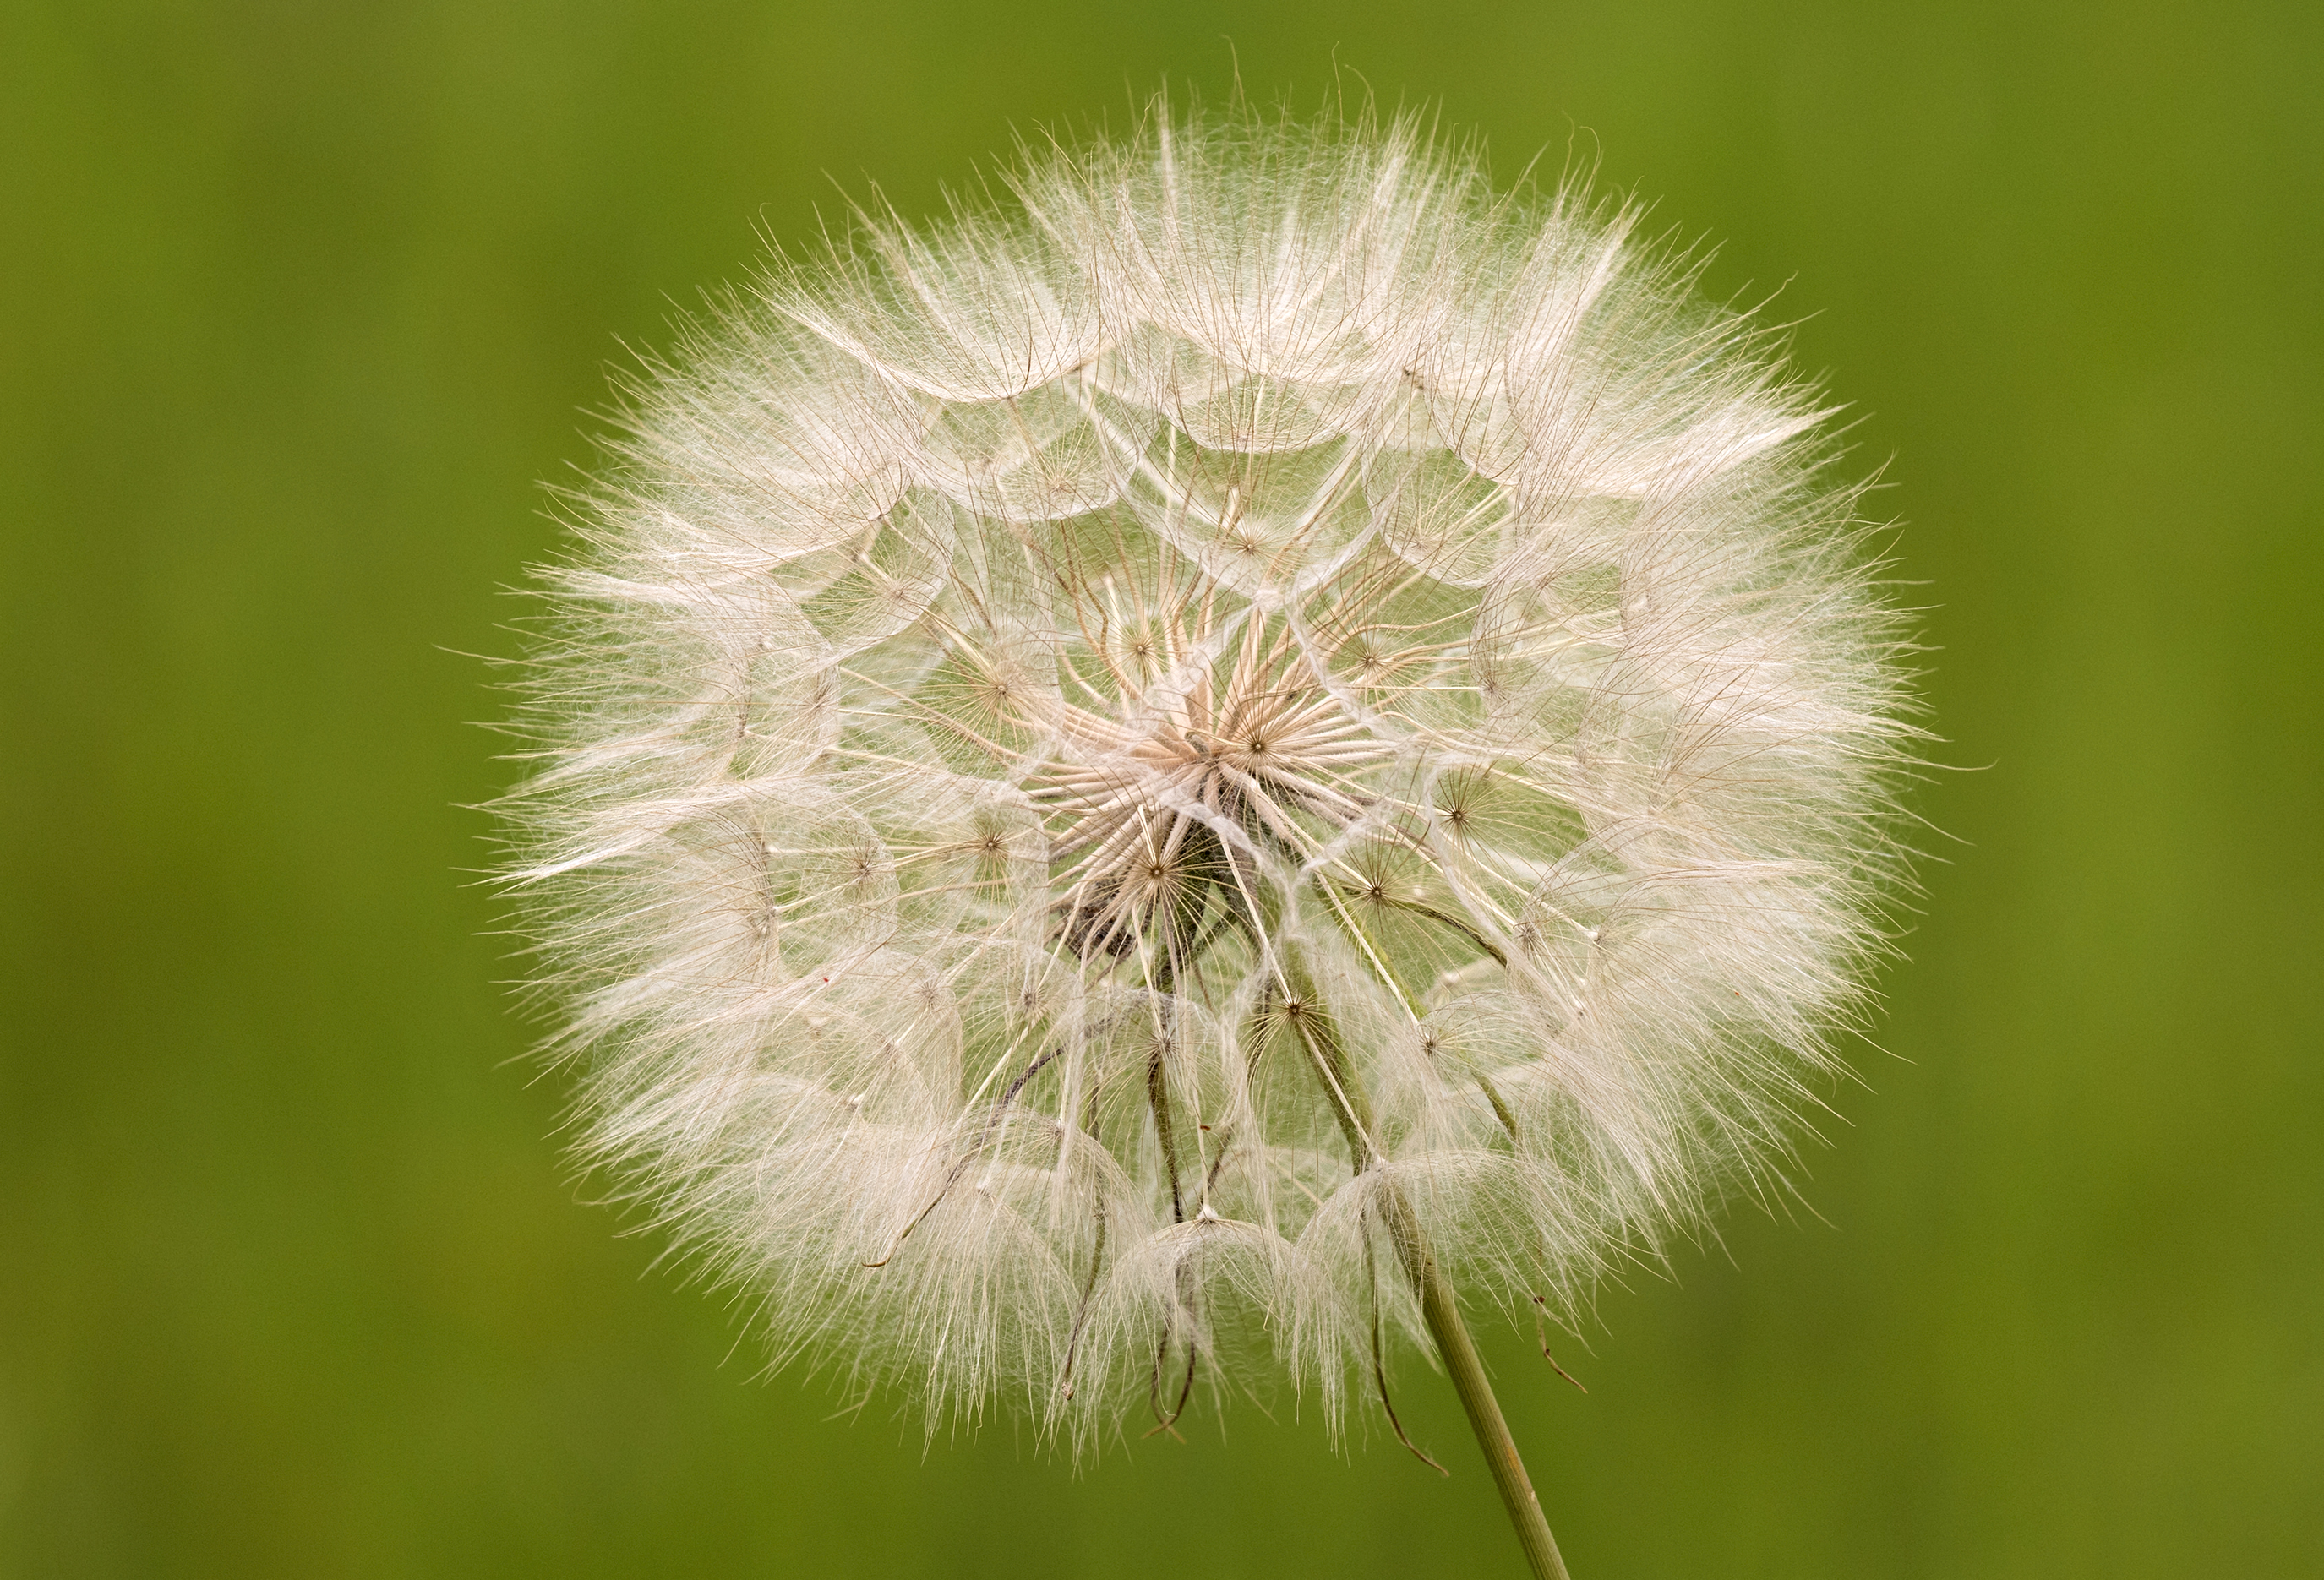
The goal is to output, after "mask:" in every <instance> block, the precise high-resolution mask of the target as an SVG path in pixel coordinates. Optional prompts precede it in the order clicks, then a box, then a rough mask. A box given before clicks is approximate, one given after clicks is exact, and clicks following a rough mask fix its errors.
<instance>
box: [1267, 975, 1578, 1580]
mask: <svg viewBox="0 0 2324 1580" xmlns="http://www.w3.org/2000/svg"><path fill="white" fill-rule="evenodd" d="M1297 976H1298V978H1305V972H1304V971H1303V972H1299V973H1297ZM1296 985H1297V986H1299V987H1305V981H1304V980H1300V981H1298V982H1297V984H1296ZM1292 1026H1293V1028H1294V1030H1295V1031H1296V1034H1297V1035H1298V1038H1299V1041H1300V1043H1301V1044H1302V1045H1303V1046H1304V1047H1305V1049H1306V1051H1307V1055H1308V1057H1309V1058H1310V1059H1312V1060H1314V1062H1315V1067H1316V1070H1317V1073H1318V1074H1319V1075H1321V1076H1323V1078H1324V1086H1325V1089H1326V1090H1327V1091H1329V1092H1333V1093H1336V1094H1338V1098H1339V1100H1338V1101H1337V1102H1335V1103H1334V1104H1333V1107H1337V1108H1338V1109H1339V1110H1340V1124H1341V1125H1342V1128H1343V1129H1345V1131H1346V1132H1347V1135H1348V1150H1349V1153H1350V1155H1351V1157H1352V1158H1353V1159H1354V1162H1355V1167H1356V1171H1357V1172H1358V1173H1361V1172H1363V1171H1366V1170H1368V1169H1370V1168H1372V1167H1374V1166H1375V1165H1376V1162H1377V1160H1376V1159H1375V1158H1374V1157H1373V1155H1372V1151H1371V1146H1370V1144H1369V1137H1368V1133H1369V1130H1370V1128H1371V1116H1370V1114H1369V1111H1368V1110H1369V1107H1370V1105H1369V1103H1368V1102H1366V1101H1365V1099H1364V1097H1363V1094H1362V1089H1361V1088H1360V1087H1359V1086H1357V1084H1356V1082H1355V1072H1354V1071H1353V1070H1350V1069H1349V1068H1348V1065H1347V1061H1346V1060H1345V1058H1344V1057H1342V1053H1341V1051H1340V1045H1339V1037H1338V1034H1337V1033H1335V1032H1334V1030H1333V1027H1332V1025H1331V1024H1330V1022H1329V1021H1328V1020H1326V1019H1325V1018H1324V1017H1323V1016H1322V1015H1319V1014H1313V1013H1303V1014H1301V1015H1297V1016H1296V1017H1293V1019H1292ZM1495 1107H1499V1103H1498V1101H1496V1103H1495ZM1512 1133H1513V1134H1514V1127H1512ZM1382 1196H1383V1198H1384V1205H1383V1210H1382V1216H1383V1217H1385V1218H1386V1219H1387V1221H1388V1237H1389V1238H1390V1239H1391V1240H1392V1241H1394V1242H1395V1245H1396V1251H1397V1259H1398V1260H1400V1261H1401V1262H1402V1263H1404V1271H1405V1272H1406V1275H1407V1276H1408V1277H1410V1279H1411V1280H1412V1287H1413V1289H1414V1291H1416V1292H1417V1293H1418V1295H1419V1296H1420V1314H1421V1316H1422V1318H1424V1319H1425V1320H1426V1322H1427V1324H1428V1332H1429V1337H1432V1338H1434V1339H1435V1341H1436V1350H1437V1353H1438V1354H1439V1355H1443V1357H1444V1370H1445V1373H1446V1374H1447V1375H1449V1376H1450V1377H1451V1378H1452V1391H1453V1392H1455V1393H1457V1394H1459V1395H1460V1396H1461V1408H1462V1410H1465V1411H1467V1412H1468V1416H1469V1430H1470V1431H1471V1432H1472V1433H1474V1434H1475V1435H1476V1438H1477V1447H1479V1448H1480V1449H1482V1450H1483V1451H1484V1456H1485V1464H1486V1465H1487V1466H1488V1467H1489V1469H1490V1470H1491V1471H1492V1473H1493V1487H1494V1490H1495V1491H1497V1492H1499V1493H1500V1494H1501V1506H1502V1507H1503V1508H1505V1509H1507V1510H1508V1513H1509V1523H1510V1524H1511V1525H1513V1526H1515V1527H1517V1546H1518V1547H1520V1548H1523V1549H1524V1550H1525V1556H1526V1566H1528V1567H1529V1568H1531V1569H1532V1571H1533V1574H1534V1580H1568V1576H1567V1575H1566V1573H1565V1560H1564V1559H1563V1558H1562V1557H1559V1556H1558V1552H1557V1539H1556V1538H1554V1537H1553V1536H1551V1535H1550V1533H1549V1518H1548V1516H1546V1515H1545V1514H1544V1513H1543V1512H1542V1511H1541V1500H1540V1499H1539V1498H1538V1497H1536V1496H1535V1495H1534V1490H1533V1482H1532V1480H1531V1479H1530V1478H1529V1477H1528V1476H1526V1467H1525V1461H1524V1460H1523V1459H1520V1458H1519V1457H1518V1456H1517V1439H1516V1438H1512V1437H1511V1436H1509V1423H1508V1421H1507V1420H1505V1419H1502V1416H1501V1406H1500V1401H1499V1400H1497V1399H1495V1398H1494V1397H1493V1385H1492V1383H1491V1381H1490V1380H1489V1378H1487V1377H1486V1375H1485V1363H1484V1361H1483V1360H1482V1359H1481V1358H1480V1356H1479V1355H1478V1354H1477V1346H1476V1343H1475V1341H1474V1340H1472V1339H1471V1338H1470V1337H1469V1325H1468V1324H1467V1323H1465V1322H1463V1321H1462V1319H1461V1304H1460V1302H1459V1300H1456V1299H1454V1298H1453V1294H1452V1284H1451V1283H1450V1282H1449V1281H1446V1279H1445V1277H1444V1270H1443V1268H1441V1267H1439V1266H1438V1265H1437V1263H1436V1258H1435V1257H1434V1256H1433V1255H1431V1254H1429V1251H1428V1245H1427V1243H1426V1241H1425V1240H1424V1239H1423V1238H1422V1236H1421V1233H1420V1226H1419V1224H1418V1223H1417V1222H1416V1221H1415V1219H1414V1217H1413V1212H1412V1208H1411V1206H1410V1204H1408V1203H1407V1202H1406V1200H1405V1199H1404V1192H1403V1190H1401V1189H1400V1188H1398V1187H1397V1185H1396V1184H1395V1183H1393V1182H1392V1181H1391V1182H1390V1183H1389V1184H1388V1187H1387V1189H1386V1190H1384V1191H1383V1192H1382Z"/></svg>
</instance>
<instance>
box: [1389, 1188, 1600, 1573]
mask: <svg viewBox="0 0 2324 1580" xmlns="http://www.w3.org/2000/svg"><path fill="white" fill-rule="evenodd" d="M1391 1199H1395V1198H1391ZM1395 1200H1396V1201H1397V1211H1398V1216H1399V1217H1400V1216H1402V1214H1403V1212H1404V1210H1405V1209H1404V1207H1403V1203H1402V1201H1401V1199H1395ZM1397 1238H1398V1240H1399V1242H1402V1241H1404V1239H1405V1236H1397ZM1398 1248H1399V1249H1400V1250H1404V1251H1405V1267H1406V1271H1407V1272H1410V1273H1411V1274H1412V1281H1413V1283H1414V1285H1415V1286H1416V1288H1417V1289H1418V1290H1419V1291H1420V1313H1421V1315H1422V1316H1423V1317H1424V1318H1426V1319H1427V1322H1428V1332H1429V1335H1430V1336H1431V1337H1434V1339H1435V1340H1436V1350H1437V1353H1438V1354H1439V1355H1443V1357H1444V1370H1445V1372H1446V1373H1447V1374H1449V1375H1450V1376H1451V1377H1452V1391H1453V1392H1455V1393H1458V1394H1459V1395H1460V1396H1461V1408H1462V1410H1466V1411H1468V1413H1469V1429H1470V1430H1471V1432H1473V1433H1475V1434H1476V1437H1477V1447H1480V1448H1481V1449H1482V1450H1484V1455H1485V1464H1486V1465H1487V1466H1489V1468H1490V1469H1491V1471H1492V1473H1493V1487H1494V1490H1496V1491H1497V1492H1499V1493H1500V1494H1501V1506H1502V1507H1503V1508H1505V1509H1507V1510H1508V1511H1509V1523H1510V1524H1511V1525H1514V1526H1516V1527H1517V1546H1519V1547H1520V1548H1524V1549H1525V1556H1526V1564H1527V1566H1530V1567H1531V1568H1532V1570H1533V1573H1534V1576H1535V1580H1567V1577H1566V1573H1565V1560H1564V1559H1563V1558H1562V1557H1558V1554H1557V1539H1556V1538H1555V1537H1554V1536H1552V1535H1550V1533H1549V1519H1548V1517H1547V1516H1546V1515H1545V1514H1543V1513H1542V1511H1541V1500H1540V1499H1539V1498H1537V1497H1535V1495H1534V1490H1533V1482H1532V1481H1531V1480H1530V1479H1529V1478H1528V1477H1527V1476H1526V1467H1525V1461H1524V1460H1522V1459H1520V1458H1518V1457H1517V1439H1516V1438H1512V1437H1510V1436H1509V1423H1508V1421H1506V1420H1504V1419H1501V1406H1500V1401H1498V1400H1496V1399H1495V1398H1494V1397H1493V1385H1492V1383H1491V1382H1490V1381H1489V1380H1488V1379H1487V1377H1486V1376H1485V1363H1484V1362H1483V1360H1482V1359H1480V1357H1479V1356H1478V1354H1477V1346H1476V1345H1475V1344H1474V1343H1473V1342H1472V1341H1471V1339H1470V1337H1469V1327H1468V1324H1467V1323H1465V1322H1463V1321H1462V1320H1461V1306H1460V1302H1459V1301H1458V1300H1454V1299H1453V1296H1452V1285H1451V1284H1450V1283H1448V1282H1446V1281H1445V1278H1444V1273H1443V1270H1442V1269H1440V1268H1439V1267H1438V1266H1437V1265H1436V1259H1435V1258H1434V1256H1431V1255H1429V1254H1428V1252H1427V1248H1426V1247H1425V1246H1423V1245H1419V1244H1417V1242H1416V1240H1415V1241H1414V1242H1413V1243H1411V1244H1410V1245H1409V1248H1408V1249H1406V1246H1405V1245H1402V1244H1400V1245H1399V1247H1398ZM1414 1263H1418V1264H1419V1265H1418V1266H1417V1267H1416V1266H1414Z"/></svg>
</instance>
